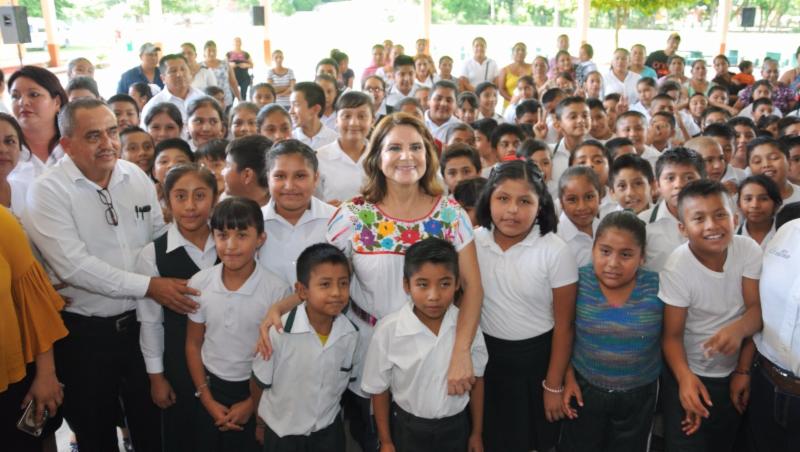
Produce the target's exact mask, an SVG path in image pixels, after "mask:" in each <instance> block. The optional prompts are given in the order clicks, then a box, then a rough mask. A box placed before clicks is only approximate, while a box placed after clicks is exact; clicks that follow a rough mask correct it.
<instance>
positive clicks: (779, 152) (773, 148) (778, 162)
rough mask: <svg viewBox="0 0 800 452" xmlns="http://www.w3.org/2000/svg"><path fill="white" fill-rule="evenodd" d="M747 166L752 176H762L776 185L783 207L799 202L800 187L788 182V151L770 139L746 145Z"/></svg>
mask: <svg viewBox="0 0 800 452" xmlns="http://www.w3.org/2000/svg"><path fill="white" fill-rule="evenodd" d="M747 165H748V167H749V168H750V172H751V173H752V174H753V175H757V174H763V175H765V176H767V177H769V178H770V179H772V180H773V181H775V183H776V184H778V188H779V189H780V190H781V198H783V205H784V206H785V205H787V204H791V203H793V202H798V201H800V186H798V185H795V184H793V183H792V182H791V181H789V178H788V174H789V150H788V149H787V148H785V147H783V146H781V144H780V143H779V142H778V141H777V140H775V139H774V138H771V137H758V138H755V139H753V140H752V141H750V142H749V143H747Z"/></svg>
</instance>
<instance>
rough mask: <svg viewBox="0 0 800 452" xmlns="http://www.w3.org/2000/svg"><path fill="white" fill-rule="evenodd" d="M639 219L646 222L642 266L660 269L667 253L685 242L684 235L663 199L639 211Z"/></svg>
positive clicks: (652, 269)
mask: <svg viewBox="0 0 800 452" xmlns="http://www.w3.org/2000/svg"><path fill="white" fill-rule="evenodd" d="M639 219H640V220H642V221H644V222H645V223H646V224H647V258H646V259H645V261H644V267H645V268H646V269H648V270H651V271H654V272H658V271H661V269H662V268H664V264H665V263H666V262H667V258H669V255H670V254H672V252H673V251H675V249H676V248H678V247H679V246H681V245H682V244H684V243H686V237H684V236H683V234H681V232H680V230H679V229H678V219H677V218H675V216H674V215H672V213H670V211H669V209H668V208H667V205H666V203H664V201H663V200H661V201H659V202H658V203H657V204H656V205H655V206H653V207H651V208H649V209H647V210H645V211H643V212H641V213H640V214H639Z"/></svg>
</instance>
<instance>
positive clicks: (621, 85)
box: [603, 69, 642, 105]
mask: <svg viewBox="0 0 800 452" xmlns="http://www.w3.org/2000/svg"><path fill="white" fill-rule="evenodd" d="M641 78H642V76H641V75H639V74H637V73H635V72H633V71H628V72H627V73H626V74H625V80H620V79H618V78H617V76H616V75H614V72H613V71H612V70H611V69H609V70H608V72H606V73H605V75H604V76H603V87H604V88H605V94H606V96H607V95H609V94H612V93H619V94H621V95H623V96H626V97H627V98H628V104H629V105H632V104H635V103H636V102H637V101H638V100H639V94H638V93H637V92H636V84H637V83H639V80H641Z"/></svg>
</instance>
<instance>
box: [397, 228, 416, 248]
mask: <svg viewBox="0 0 800 452" xmlns="http://www.w3.org/2000/svg"><path fill="white" fill-rule="evenodd" d="M400 240H401V241H402V242H403V243H405V244H407V245H413V244H415V243H417V241H419V231H418V230H416V229H406V230H405V231H403V232H402V233H400Z"/></svg>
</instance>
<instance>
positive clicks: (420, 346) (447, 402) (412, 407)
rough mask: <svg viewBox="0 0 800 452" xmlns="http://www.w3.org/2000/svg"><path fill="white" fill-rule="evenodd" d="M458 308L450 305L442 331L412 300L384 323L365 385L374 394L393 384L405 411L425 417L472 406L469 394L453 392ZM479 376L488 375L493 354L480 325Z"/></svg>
mask: <svg viewBox="0 0 800 452" xmlns="http://www.w3.org/2000/svg"><path fill="white" fill-rule="evenodd" d="M457 320H458V308H456V307H455V306H453V305H452V304H451V305H450V306H449V307H448V308H447V311H446V312H445V313H444V317H443V318H442V323H441V325H440V326H439V334H438V335H436V334H433V332H432V331H431V330H430V329H429V328H428V327H427V326H425V325H424V324H423V323H422V322H421V321H420V320H419V318H417V316H416V315H415V314H414V304H413V303H412V302H411V301H409V302H407V303H406V304H405V305H404V306H403V307H402V308H401V309H400V310H399V311H397V312H395V313H393V314H389V315H388V316H386V317H384V318H383V319H381V320H380V322H378V324H377V325H376V326H375V331H374V333H373V335H372V341H371V342H370V343H369V349H368V350H367V356H366V359H365V363H364V375H363V378H362V382H361V388H362V389H363V390H364V392H366V393H368V394H380V393H382V392H384V391H386V390H387V389H388V390H390V391H391V393H392V400H393V401H394V402H395V403H396V404H397V405H398V406H399V407H400V408H402V409H403V410H404V411H406V412H407V413H411V414H413V415H414V416H417V417H421V418H424V419H441V418H445V417H449V416H454V415H456V414H458V413H460V412H462V411H464V409H465V408H466V407H467V404H468V403H469V394H468V393H464V394H461V395H448V394H447V370H448V367H449V364H450V357H451V355H452V354H453V345H454V344H455V341H456V322H457ZM470 355H471V356H472V366H473V369H474V371H475V376H476V377H482V376H483V372H484V370H485V369H486V362H487V361H488V360H489V354H488V352H487V350H486V344H485V343H484V340H483V334H482V333H481V330H480V327H479V328H478V330H477V332H476V333H475V339H473V340H472V346H471V347H470Z"/></svg>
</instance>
